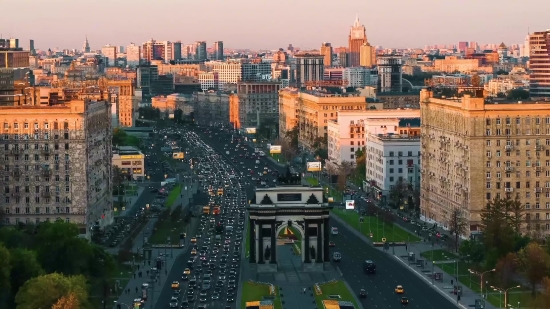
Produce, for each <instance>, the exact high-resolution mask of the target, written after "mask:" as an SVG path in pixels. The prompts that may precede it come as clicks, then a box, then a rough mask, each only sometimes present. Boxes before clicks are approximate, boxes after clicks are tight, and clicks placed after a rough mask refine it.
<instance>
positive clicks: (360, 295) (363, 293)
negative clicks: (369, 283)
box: [359, 289, 367, 298]
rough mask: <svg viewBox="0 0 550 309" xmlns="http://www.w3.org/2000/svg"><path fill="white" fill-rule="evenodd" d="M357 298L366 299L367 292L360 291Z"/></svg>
mask: <svg viewBox="0 0 550 309" xmlns="http://www.w3.org/2000/svg"><path fill="white" fill-rule="evenodd" d="M359 297H360V298H367V291H365V289H361V290H360V291H359Z"/></svg>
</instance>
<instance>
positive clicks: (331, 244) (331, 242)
mask: <svg viewBox="0 0 550 309" xmlns="http://www.w3.org/2000/svg"><path fill="white" fill-rule="evenodd" d="M328 246H329V247H334V246H336V244H335V243H334V241H329V242H328Z"/></svg>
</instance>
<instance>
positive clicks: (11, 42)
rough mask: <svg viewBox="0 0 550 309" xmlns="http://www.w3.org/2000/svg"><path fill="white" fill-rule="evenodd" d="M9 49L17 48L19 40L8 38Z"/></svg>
mask: <svg viewBox="0 0 550 309" xmlns="http://www.w3.org/2000/svg"><path fill="white" fill-rule="evenodd" d="M9 48H13V49H16V48H19V39H14V38H10V39H9Z"/></svg>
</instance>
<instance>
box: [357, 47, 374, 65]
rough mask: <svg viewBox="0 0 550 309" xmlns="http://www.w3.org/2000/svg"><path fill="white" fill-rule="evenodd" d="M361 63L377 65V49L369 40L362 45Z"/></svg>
mask: <svg viewBox="0 0 550 309" xmlns="http://www.w3.org/2000/svg"><path fill="white" fill-rule="evenodd" d="M360 57H361V59H360V65H361V66H362V67H369V68H370V67H372V66H374V65H376V50H375V49H374V46H371V45H370V44H369V43H368V42H367V43H365V44H363V45H362V46H361V50H360Z"/></svg>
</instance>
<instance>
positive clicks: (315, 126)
mask: <svg viewBox="0 0 550 309" xmlns="http://www.w3.org/2000/svg"><path fill="white" fill-rule="evenodd" d="M292 92H296V94H294V93H292ZM366 107H367V103H366V98H365V97H361V96H359V95H357V94H355V93H348V94H330V93H326V92H319V91H298V90H295V89H293V88H285V89H282V90H281V91H280V93H279V113H280V114H279V132H280V135H282V134H284V132H285V131H287V130H289V128H290V129H292V128H293V127H294V126H292V124H297V125H298V127H299V132H300V133H299V136H298V140H299V143H300V145H302V146H304V147H307V148H311V147H313V143H314V141H315V139H316V138H318V137H319V138H325V139H326V138H327V137H328V135H327V134H328V131H327V126H328V121H329V120H336V119H337V116H338V111H341V110H346V111H352V110H354V111H361V110H366ZM292 110H294V113H292ZM282 129H283V130H282Z"/></svg>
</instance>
